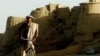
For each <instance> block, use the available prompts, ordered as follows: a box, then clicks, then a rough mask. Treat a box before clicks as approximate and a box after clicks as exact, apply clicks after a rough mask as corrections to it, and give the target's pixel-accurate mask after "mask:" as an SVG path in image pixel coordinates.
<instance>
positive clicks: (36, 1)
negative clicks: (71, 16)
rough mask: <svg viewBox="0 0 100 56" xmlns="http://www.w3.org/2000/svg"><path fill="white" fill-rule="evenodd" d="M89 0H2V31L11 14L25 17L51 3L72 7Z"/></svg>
mask: <svg viewBox="0 0 100 56" xmlns="http://www.w3.org/2000/svg"><path fill="white" fill-rule="evenodd" d="M88 1H89V0H0V7H1V8H0V33H4V32H5V30H6V22H7V18H8V17H9V16H17V17H25V16H27V15H29V14H30V12H31V11H32V10H35V9H36V8H39V7H43V6H45V5H48V4H49V3H53V4H63V5H66V6H69V7H70V8H72V7H73V6H78V5H79V3H84V2H88Z"/></svg>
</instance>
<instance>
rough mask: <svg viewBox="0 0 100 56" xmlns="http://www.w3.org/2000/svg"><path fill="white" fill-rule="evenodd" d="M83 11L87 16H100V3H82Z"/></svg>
mask: <svg viewBox="0 0 100 56" xmlns="http://www.w3.org/2000/svg"><path fill="white" fill-rule="evenodd" d="M80 5H81V7H82V9H81V10H82V11H83V12H85V13H86V14H100V3H94V2H90V3H81V4H80Z"/></svg>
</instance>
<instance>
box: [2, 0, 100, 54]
mask: <svg viewBox="0 0 100 56" xmlns="http://www.w3.org/2000/svg"><path fill="white" fill-rule="evenodd" d="M30 15H32V16H34V17H35V19H34V22H36V23H38V24H39V37H38V38H37V44H36V50H37V56H62V55H63V56H66V55H70V54H74V55H80V54H81V55H87V53H86V50H88V49H90V48H94V49H95V50H96V51H97V53H96V54H95V55H97V54H99V53H100V51H99V48H100V45H99V44H100V1H99V0H89V3H88V2H87V3H80V6H74V7H73V8H72V9H70V8H69V7H68V6H65V5H60V4H49V5H46V6H44V7H42V8H37V9H36V10H32V11H31V13H30ZM24 20H25V18H20V17H14V16H10V17H9V18H8V20H7V27H6V31H5V33H4V34H0V41H1V42H0V48H1V49H0V56H2V55H3V56H20V55H21V52H20V51H21V48H20V47H21V46H20V40H19V31H18V29H19V27H20V25H21V24H22V23H23V22H24ZM1 39H2V40H1ZM9 51H10V52H9Z"/></svg>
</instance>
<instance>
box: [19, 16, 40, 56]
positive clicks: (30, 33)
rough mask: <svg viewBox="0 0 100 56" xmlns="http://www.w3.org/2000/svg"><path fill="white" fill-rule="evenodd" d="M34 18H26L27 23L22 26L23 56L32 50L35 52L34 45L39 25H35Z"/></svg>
mask: <svg viewBox="0 0 100 56" xmlns="http://www.w3.org/2000/svg"><path fill="white" fill-rule="evenodd" d="M33 19H34V17H33V16H26V22H25V23H23V24H22V26H21V28H20V29H21V30H20V34H21V39H22V43H23V56H26V53H27V52H28V51H29V49H30V48H31V49H32V50H33V52H35V48H34V45H33V43H34V42H35V41H36V37H38V24H37V23H33Z"/></svg>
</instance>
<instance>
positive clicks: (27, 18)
mask: <svg viewBox="0 0 100 56" xmlns="http://www.w3.org/2000/svg"><path fill="white" fill-rule="evenodd" d="M33 19H34V17H33V16H26V21H27V23H31V22H33Z"/></svg>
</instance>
